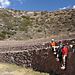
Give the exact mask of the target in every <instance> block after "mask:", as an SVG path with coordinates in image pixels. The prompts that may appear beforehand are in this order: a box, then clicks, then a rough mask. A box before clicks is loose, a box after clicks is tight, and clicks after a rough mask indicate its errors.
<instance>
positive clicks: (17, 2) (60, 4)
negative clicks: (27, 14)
mask: <svg viewBox="0 0 75 75" xmlns="http://www.w3.org/2000/svg"><path fill="white" fill-rule="evenodd" d="M0 8H11V9H16V10H28V11H40V10H41V11H54V10H59V9H66V8H74V9H75V0H0Z"/></svg>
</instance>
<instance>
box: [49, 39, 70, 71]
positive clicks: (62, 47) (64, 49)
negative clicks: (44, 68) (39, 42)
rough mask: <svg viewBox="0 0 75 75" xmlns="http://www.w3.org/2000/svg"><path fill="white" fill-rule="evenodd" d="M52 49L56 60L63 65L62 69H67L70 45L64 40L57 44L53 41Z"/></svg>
mask: <svg viewBox="0 0 75 75" xmlns="http://www.w3.org/2000/svg"><path fill="white" fill-rule="evenodd" d="M50 47H51V50H52V52H53V54H54V55H55V56H56V60H57V61H59V62H60V63H61V69H63V70H64V69H66V62H67V56H68V52H69V47H68V44H67V43H66V44H65V43H64V42H63V40H61V41H58V42H56V41H55V40H54V39H52V40H51V42H50Z"/></svg>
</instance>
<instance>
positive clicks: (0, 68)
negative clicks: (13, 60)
mask: <svg viewBox="0 0 75 75" xmlns="http://www.w3.org/2000/svg"><path fill="white" fill-rule="evenodd" d="M0 75H48V74H47V73H40V72H35V71H33V70H32V69H26V68H22V67H19V66H16V65H14V64H5V63H0Z"/></svg>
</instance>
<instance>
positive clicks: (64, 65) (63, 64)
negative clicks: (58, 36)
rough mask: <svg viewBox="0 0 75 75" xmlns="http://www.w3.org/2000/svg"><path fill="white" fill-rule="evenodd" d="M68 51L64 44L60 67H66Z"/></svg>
mask: <svg viewBox="0 0 75 75" xmlns="http://www.w3.org/2000/svg"><path fill="white" fill-rule="evenodd" d="M68 51H69V49H68V47H67V45H64V47H63V48H62V60H63V63H62V67H61V69H65V68H66V62H67V56H68Z"/></svg>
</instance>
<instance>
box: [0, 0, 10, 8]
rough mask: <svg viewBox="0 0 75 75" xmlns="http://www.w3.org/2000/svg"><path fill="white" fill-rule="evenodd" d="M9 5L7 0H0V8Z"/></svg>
mask: <svg viewBox="0 0 75 75" xmlns="http://www.w3.org/2000/svg"><path fill="white" fill-rule="evenodd" d="M9 5H10V1H9V0H0V8H6V7H8V6H9Z"/></svg>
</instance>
